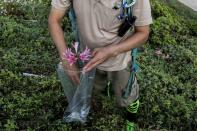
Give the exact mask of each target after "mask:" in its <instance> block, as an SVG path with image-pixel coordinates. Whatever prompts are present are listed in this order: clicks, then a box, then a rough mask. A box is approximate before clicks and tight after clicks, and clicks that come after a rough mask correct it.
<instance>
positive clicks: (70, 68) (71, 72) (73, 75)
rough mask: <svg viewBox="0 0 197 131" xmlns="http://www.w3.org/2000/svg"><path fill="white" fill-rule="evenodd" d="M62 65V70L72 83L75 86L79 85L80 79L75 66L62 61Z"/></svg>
mask: <svg viewBox="0 0 197 131" xmlns="http://www.w3.org/2000/svg"><path fill="white" fill-rule="evenodd" d="M62 65H63V67H64V70H65V71H66V72H67V74H68V76H69V77H70V79H71V80H72V82H73V83H74V84H75V85H79V84H80V78H79V75H80V74H79V69H78V68H77V66H76V65H75V64H73V65H70V64H69V63H67V62H65V61H63V62H62Z"/></svg>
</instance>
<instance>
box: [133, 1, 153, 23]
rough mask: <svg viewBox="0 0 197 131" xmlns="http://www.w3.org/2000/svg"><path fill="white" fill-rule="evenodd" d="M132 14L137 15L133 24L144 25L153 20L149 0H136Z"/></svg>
mask: <svg viewBox="0 0 197 131" xmlns="http://www.w3.org/2000/svg"><path fill="white" fill-rule="evenodd" d="M133 15H134V16H136V17H137V19H136V21H135V26H145V25H149V24H151V23H152V22H153V20H152V15H151V6H150V2H149V0H137V1H136V4H135V5H134V8H133Z"/></svg>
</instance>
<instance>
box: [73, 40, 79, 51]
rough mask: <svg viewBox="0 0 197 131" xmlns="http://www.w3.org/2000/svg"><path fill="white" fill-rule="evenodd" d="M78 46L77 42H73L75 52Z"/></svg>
mask: <svg viewBox="0 0 197 131" xmlns="http://www.w3.org/2000/svg"><path fill="white" fill-rule="evenodd" d="M78 46H79V42H75V43H74V44H73V47H74V49H75V52H76V53H77V51H78Z"/></svg>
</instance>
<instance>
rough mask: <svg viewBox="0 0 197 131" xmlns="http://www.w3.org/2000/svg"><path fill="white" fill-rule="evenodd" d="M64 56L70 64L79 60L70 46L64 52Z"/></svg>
mask: <svg viewBox="0 0 197 131" xmlns="http://www.w3.org/2000/svg"><path fill="white" fill-rule="evenodd" d="M64 58H65V59H66V60H67V61H68V62H69V64H70V65H73V64H74V63H76V61H77V59H78V58H77V55H76V54H74V53H73V52H72V51H71V49H70V48H68V49H67V50H66V52H65V53H64Z"/></svg>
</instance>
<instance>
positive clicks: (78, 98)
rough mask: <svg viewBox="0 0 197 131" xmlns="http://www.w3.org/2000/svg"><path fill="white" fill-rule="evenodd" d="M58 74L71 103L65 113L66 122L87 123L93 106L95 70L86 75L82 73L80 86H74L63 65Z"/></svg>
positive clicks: (60, 66)
mask: <svg viewBox="0 0 197 131" xmlns="http://www.w3.org/2000/svg"><path fill="white" fill-rule="evenodd" d="M57 72H58V76H59V79H60V81H61V83H62V86H63V88H64V92H65V95H66V97H67V99H68V102H69V105H68V107H67V109H66V111H65V113H64V120H65V121H66V122H74V121H75V122H76V121H78V122H81V123H85V122H86V121H87V116H88V114H89V111H90V106H91V96H92V88H93V80H94V77H95V69H93V70H92V71H89V72H86V73H81V72H80V85H78V86H75V85H74V84H72V82H71V81H70V79H69V76H68V75H67V74H66V72H65V71H64V69H63V67H62V65H61V63H60V64H59V65H58V69H57Z"/></svg>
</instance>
